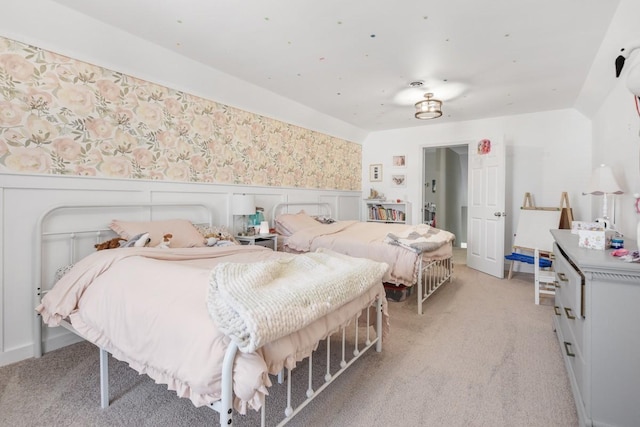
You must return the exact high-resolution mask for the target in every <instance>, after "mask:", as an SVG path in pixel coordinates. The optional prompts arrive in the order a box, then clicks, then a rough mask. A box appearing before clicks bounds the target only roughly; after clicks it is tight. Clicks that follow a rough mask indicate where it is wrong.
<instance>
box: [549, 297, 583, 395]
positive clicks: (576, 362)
mask: <svg viewBox="0 0 640 427" xmlns="http://www.w3.org/2000/svg"><path fill="white" fill-rule="evenodd" d="M555 311H556V312H555V321H554V324H555V327H556V334H557V336H558V341H559V342H560V352H561V353H562V358H563V359H564V360H565V365H566V367H567V370H568V374H569V379H570V382H571V387H572V388H574V398H575V399H578V398H579V399H580V402H579V403H578V402H576V403H577V404H578V405H579V406H582V405H584V402H583V401H582V399H583V397H584V396H585V390H584V386H585V376H586V375H587V369H586V363H585V359H584V347H582V345H579V344H578V343H577V340H576V337H575V336H574V335H573V332H572V329H571V328H570V327H569V324H568V323H567V322H568V319H567V318H566V317H565V316H563V315H561V314H560V312H559V307H557V306H556V307H555Z"/></svg>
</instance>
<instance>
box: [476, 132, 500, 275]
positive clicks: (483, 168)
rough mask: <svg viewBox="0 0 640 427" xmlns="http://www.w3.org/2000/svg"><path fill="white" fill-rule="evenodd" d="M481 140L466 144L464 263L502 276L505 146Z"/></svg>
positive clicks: (493, 141)
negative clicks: (467, 151) (465, 242)
mask: <svg viewBox="0 0 640 427" xmlns="http://www.w3.org/2000/svg"><path fill="white" fill-rule="evenodd" d="M483 141H488V140H483ZM483 141H480V142H479V143H478V144H477V145H476V144H469V209H468V220H467V227H468V234H467V240H468V242H467V266H469V267H471V268H474V269H476V270H479V271H482V272H483V273H487V274H490V275H492V276H496V277H498V278H501V279H502V278H504V229H505V208H504V206H505V203H504V197H505V147H504V141H503V140H499V141H496V140H491V141H489V143H486V142H485V143H483Z"/></svg>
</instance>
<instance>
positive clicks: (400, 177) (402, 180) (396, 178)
mask: <svg viewBox="0 0 640 427" xmlns="http://www.w3.org/2000/svg"><path fill="white" fill-rule="evenodd" d="M391 186H392V187H406V186H407V177H406V175H404V174H394V175H391Z"/></svg>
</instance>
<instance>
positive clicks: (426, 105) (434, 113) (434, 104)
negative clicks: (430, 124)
mask: <svg viewBox="0 0 640 427" xmlns="http://www.w3.org/2000/svg"><path fill="white" fill-rule="evenodd" d="M424 97H425V98H426V99H425V100H423V101H419V102H416V110H417V111H416V119H421V120H428V119H437V118H438V117H440V116H441V115H442V101H440V100H438V99H433V94H432V93H425V94H424Z"/></svg>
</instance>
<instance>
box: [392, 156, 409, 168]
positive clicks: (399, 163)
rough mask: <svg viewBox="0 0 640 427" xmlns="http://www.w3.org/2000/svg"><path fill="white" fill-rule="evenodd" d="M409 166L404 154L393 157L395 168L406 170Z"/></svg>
mask: <svg viewBox="0 0 640 427" xmlns="http://www.w3.org/2000/svg"><path fill="white" fill-rule="evenodd" d="M406 166H407V158H406V156H405V155H404V154H403V155H401V156H393V167H395V168H404V167H406Z"/></svg>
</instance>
